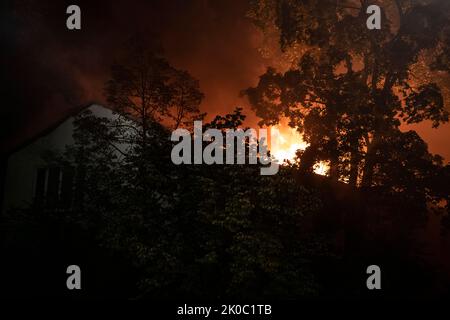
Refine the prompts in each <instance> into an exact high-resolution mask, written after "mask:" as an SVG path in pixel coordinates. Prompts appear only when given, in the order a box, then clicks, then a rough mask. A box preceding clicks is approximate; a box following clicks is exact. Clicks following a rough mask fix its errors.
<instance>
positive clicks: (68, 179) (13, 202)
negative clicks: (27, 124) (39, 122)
mask: <svg viewBox="0 0 450 320" xmlns="http://www.w3.org/2000/svg"><path fill="white" fill-rule="evenodd" d="M86 109H89V110H90V111H91V112H92V113H93V115H95V116H97V117H104V118H109V119H115V118H116V117H117V115H116V114H114V113H113V112H112V111H111V110H110V109H107V108H105V107H103V106H101V105H98V104H91V105H89V106H86V107H83V108H78V109H77V110H76V111H75V112H74V113H72V114H69V115H68V116H67V117H66V118H64V119H62V120H61V121H60V122H58V123H57V124H55V125H54V126H52V127H50V128H48V129H46V130H45V131H44V132H42V133H40V134H39V135H38V136H36V137H33V138H32V139H30V140H28V141H27V142H25V143H24V144H23V145H21V146H19V147H17V148H15V149H14V150H13V151H12V152H10V153H9V154H8V155H7V157H6V158H5V162H6V169H5V172H4V185H3V190H4V197H3V208H2V211H3V212H5V211H7V210H9V209H12V208H26V207H29V206H30V205H32V204H34V203H35V202H36V201H40V200H42V199H52V201H57V200H63V199H64V197H67V196H69V193H70V189H71V188H72V174H71V173H70V172H67V171H66V172H63V170H62V169H61V168H59V167H56V166H53V167H52V166H49V165H48V163H47V162H46V161H45V160H44V159H43V157H42V156H43V154H44V153H45V152H46V151H48V150H52V151H56V152H58V151H63V150H64V148H65V147H66V145H70V144H73V143H74V140H73V137H72V135H73V132H74V124H73V121H74V118H75V116H76V115H77V114H79V113H80V112H82V111H84V110H86Z"/></svg>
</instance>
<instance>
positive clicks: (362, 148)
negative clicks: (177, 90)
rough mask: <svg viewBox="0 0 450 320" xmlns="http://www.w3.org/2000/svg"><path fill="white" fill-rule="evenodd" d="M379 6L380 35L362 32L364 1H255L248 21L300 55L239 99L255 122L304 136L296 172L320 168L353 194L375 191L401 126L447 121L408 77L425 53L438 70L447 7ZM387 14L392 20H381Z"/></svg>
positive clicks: (437, 94) (426, 89) (439, 105)
mask: <svg viewBox="0 0 450 320" xmlns="http://www.w3.org/2000/svg"><path fill="white" fill-rule="evenodd" d="M382 4H384V6H385V7H386V10H384V14H383V19H382V22H383V24H382V29H381V30H368V29H367V27H366V23H365V22H366V19H367V15H366V13H365V12H366V7H367V6H368V2H367V1H360V2H359V1H347V2H339V1H338V2H329V3H326V4H325V3H324V2H323V1H288V0H286V1H285V0H280V1H266V0H261V1H253V2H252V6H251V9H250V11H249V14H248V16H249V17H251V18H252V20H253V21H254V22H255V23H256V25H258V26H259V27H261V28H262V29H263V31H265V32H266V33H268V31H267V30H268V29H270V28H275V29H276V30H277V31H278V32H279V43H280V47H281V49H282V50H285V51H289V50H291V48H298V47H299V46H300V47H301V48H302V50H300V53H298V54H296V55H295V54H294V57H295V58H294V59H293V65H292V67H291V68H290V69H289V70H288V71H286V72H277V71H276V70H274V69H271V68H269V69H268V70H267V72H266V73H265V74H264V75H262V76H261V78H260V81H259V83H258V85H257V86H256V87H254V88H249V89H247V90H246V91H245V94H246V95H247V96H248V97H249V100H250V103H251V105H252V107H253V108H254V110H255V111H256V114H257V115H258V116H259V117H261V118H262V120H261V122H262V123H263V124H266V125H273V124H276V123H278V122H279V120H280V117H288V118H289V119H290V125H291V126H292V127H294V128H297V129H298V130H299V131H300V132H302V133H303V134H304V139H305V140H306V141H307V142H308V143H310V146H309V147H308V148H307V150H305V152H304V153H303V157H304V159H303V158H302V159H301V162H302V164H303V167H304V170H308V169H309V170H311V167H312V165H313V164H314V163H315V162H316V161H318V160H328V161H330V176H331V177H332V178H333V179H335V180H336V179H339V178H340V179H343V180H347V181H349V183H350V184H351V185H354V186H356V185H362V186H367V187H370V186H374V185H375V184H377V183H378V182H376V181H375V179H374V175H375V171H378V173H379V171H380V170H381V169H380V168H382V166H381V167H380V165H379V160H380V158H379V157H378V156H377V155H379V154H380V153H381V152H382V150H383V149H384V148H385V143H387V141H392V139H395V137H396V136H402V133H401V132H400V130H399V127H400V124H401V122H402V121H403V122H405V123H408V124H411V123H419V122H421V121H424V120H431V121H432V123H433V127H437V126H439V124H441V123H443V122H447V121H448V120H449V114H448V112H447V111H446V110H445V108H444V103H443V97H442V94H441V90H440V87H439V86H438V85H437V84H435V83H433V82H425V83H422V84H420V85H418V84H417V81H414V79H413V78H412V76H411V73H412V72H413V70H414V67H415V64H416V63H417V61H419V60H420V59H423V55H425V54H426V55H428V56H430V57H431V58H430V57H429V58H430V59H431V60H432V61H435V63H434V64H433V66H435V67H436V68H440V69H441V70H444V69H445V63H446V58H445V55H446V53H445V51H443V49H442V48H445V47H446V46H448V35H449V17H448V14H447V12H448V9H449V8H448V6H449V4H448V3H447V2H445V3H444V2H442V1H427V2H425V3H420V4H419V3H410V2H409V1H400V0H399V1H383V3H382ZM389 4H390V5H391V6H388V5H389ZM392 8H395V9H396V10H397V11H393V9H392ZM395 12H396V13H397V14H398V16H399V18H397V19H392V21H391V20H389V19H388V15H389V16H392V14H393V13H395ZM350 30H351V31H350ZM296 52H298V50H297V51H296ZM433 52H434V53H433ZM400 140H402V139H400ZM398 142H400V141H398ZM402 143H407V142H406V141H403V140H402ZM397 165H401V163H397Z"/></svg>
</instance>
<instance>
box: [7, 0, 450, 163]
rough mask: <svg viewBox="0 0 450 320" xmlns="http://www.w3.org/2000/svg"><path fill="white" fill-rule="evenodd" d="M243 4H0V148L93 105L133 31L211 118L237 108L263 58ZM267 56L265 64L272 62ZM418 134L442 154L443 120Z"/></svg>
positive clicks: (445, 143) (445, 147) (182, 0)
mask: <svg viewBox="0 0 450 320" xmlns="http://www.w3.org/2000/svg"><path fill="white" fill-rule="evenodd" d="M70 4H77V5H79V6H80V7H81V16H82V29H81V30H79V31H69V30H67V29H66V18H67V14H66V13H65V12H66V8H67V6H68V5H70ZM246 5H247V2H246V1H245V0H241V1H238V0H236V1H231V0H214V1H208V0H165V1H131V0H127V1H123V0H116V1H111V0H109V1H79V0H77V1H31V0H28V1H27V0H21V1H10V2H3V4H2V6H3V8H2V9H3V10H2V13H1V17H0V18H1V23H2V31H1V32H2V33H1V37H2V44H3V45H4V49H2V53H1V55H2V61H4V62H5V65H4V69H5V70H4V71H5V72H2V74H3V77H4V79H3V80H4V83H5V84H4V86H3V89H4V92H5V94H4V95H3V96H4V99H3V101H4V103H2V105H1V119H2V129H1V131H0V132H1V135H2V139H0V140H1V142H0V143H1V145H0V147H1V148H2V149H3V150H5V149H9V148H11V147H12V146H14V145H16V144H18V143H20V142H21V141H22V140H24V139H26V138H28V137H31V136H33V135H34V134H36V133H38V132H39V131H41V130H43V129H45V128H46V127H47V126H49V125H50V124H51V123H54V122H56V121H58V120H59V119H61V118H63V117H64V116H65V115H67V114H68V113H69V112H70V110H71V109H72V108H75V107H78V106H80V105H85V104H87V103H89V102H94V101H95V102H100V103H103V102H104V99H103V96H102V88H103V83H104V81H105V80H107V78H108V73H109V67H110V65H111V63H112V61H113V59H114V56H115V53H116V52H117V50H118V48H120V47H121V46H122V45H123V43H124V41H126V40H127V38H129V37H130V35H133V34H135V33H137V32H139V33H140V34H144V35H146V36H148V37H149V41H153V38H159V39H160V40H161V41H162V44H163V47H164V50H165V55H166V57H167V58H168V60H169V61H170V63H171V64H172V65H174V66H175V67H177V68H180V69H185V70H187V71H189V72H190V73H191V74H192V75H193V76H194V77H195V78H197V79H199V80H200V86H201V90H202V91H203V92H204V93H205V99H204V101H203V102H202V106H201V107H202V110H203V111H207V112H208V113H209V114H210V115H211V116H212V115H215V114H217V113H220V114H223V113H225V112H231V111H232V110H233V109H234V108H235V107H236V106H238V105H239V106H243V107H244V108H245V109H247V111H246V114H247V115H248V116H249V123H248V124H249V125H255V123H256V118H255V116H254V115H252V111H250V110H249V108H248V103H247V102H246V101H245V99H244V98H240V97H239V92H240V91H241V90H242V89H245V88H247V87H249V86H253V85H255V84H256V83H257V81H258V76H259V75H261V74H262V73H264V71H265V69H266V67H267V66H269V65H271V61H268V60H265V59H263V58H262V57H261V55H260V54H259V53H258V51H257V48H258V46H259V45H260V42H261V38H262V37H261V35H260V33H259V32H258V30H257V29H256V28H255V27H254V26H253V25H251V23H250V22H249V21H247V20H246V19H245V17H244V15H245V11H246ZM272 62H273V61H272ZM430 127H431V126H430V125H429V124H425V125H420V126H419V130H418V131H419V133H420V134H421V135H422V137H423V138H424V139H425V140H426V141H427V142H428V143H429V144H430V149H431V152H434V153H440V154H441V155H444V156H445V157H446V159H450V125H446V126H444V127H443V128H441V129H438V130H432V129H431V128H430Z"/></svg>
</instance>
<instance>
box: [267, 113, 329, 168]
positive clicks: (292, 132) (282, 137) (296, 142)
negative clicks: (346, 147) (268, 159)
mask: <svg viewBox="0 0 450 320" xmlns="http://www.w3.org/2000/svg"><path fill="white" fill-rule="evenodd" d="M270 139H271V141H270V152H271V154H272V155H273V156H274V157H275V159H277V160H278V161H279V162H280V163H283V162H284V160H289V161H293V160H294V159H295V156H296V152H297V150H299V149H300V150H305V149H306V148H307V147H308V145H309V144H308V143H307V142H305V141H304V140H303V136H302V135H301V134H300V133H299V132H298V131H297V130H296V129H294V128H291V127H289V126H288V125H287V124H286V121H282V122H280V124H279V125H276V126H272V127H271V128H270ZM313 170H314V172H315V173H316V174H320V175H323V176H326V175H327V174H328V170H329V163H328V162H327V161H319V162H317V163H316V164H315V165H314V168H313Z"/></svg>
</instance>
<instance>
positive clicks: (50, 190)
mask: <svg viewBox="0 0 450 320" xmlns="http://www.w3.org/2000/svg"><path fill="white" fill-rule="evenodd" d="M60 172H61V169H60V168H50V169H49V171H48V180H47V195H46V198H47V204H50V205H54V204H56V202H57V200H58V198H59V175H60Z"/></svg>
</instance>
